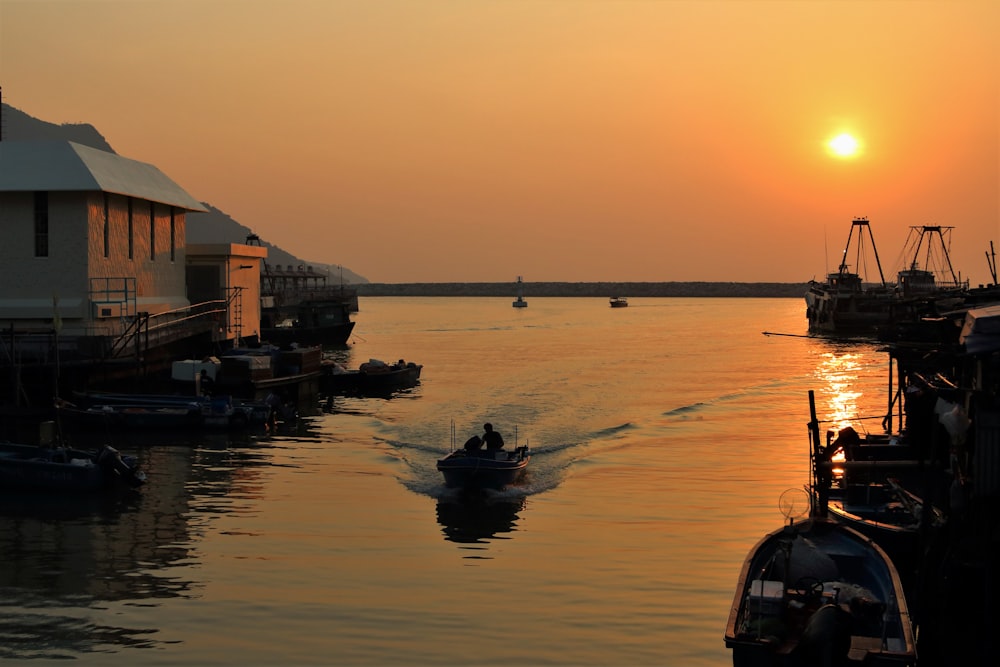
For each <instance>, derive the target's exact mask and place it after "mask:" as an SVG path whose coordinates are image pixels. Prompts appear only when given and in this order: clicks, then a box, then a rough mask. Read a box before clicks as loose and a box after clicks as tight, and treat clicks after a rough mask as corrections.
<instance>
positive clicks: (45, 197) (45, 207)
mask: <svg viewBox="0 0 1000 667" xmlns="http://www.w3.org/2000/svg"><path fill="white" fill-rule="evenodd" d="M48 256H49V193H48V192H36V193H35V257H48Z"/></svg>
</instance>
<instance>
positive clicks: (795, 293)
mask: <svg viewBox="0 0 1000 667" xmlns="http://www.w3.org/2000/svg"><path fill="white" fill-rule="evenodd" d="M352 287H356V288H357V291H358V296H497V297H499V296H509V297H513V296H516V294H517V287H516V286H515V285H514V284H513V283H509V282H508V283H364V284H359V285H352ZM808 289H809V285H808V283H724V282H668V283H634V282H622V283H615V282H580V283H557V282H537V283H522V284H521V293H522V294H523V295H524V296H525V298H529V297H533V296H582V297H602V298H608V297H612V296H624V297H700V298H704V297H761V298H786V297H794V298H801V297H803V296H804V295H805V293H806V292H807V291H808Z"/></svg>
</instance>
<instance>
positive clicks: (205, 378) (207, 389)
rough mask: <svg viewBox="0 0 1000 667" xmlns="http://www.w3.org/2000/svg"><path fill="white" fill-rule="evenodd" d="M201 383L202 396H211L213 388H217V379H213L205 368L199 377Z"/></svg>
mask: <svg viewBox="0 0 1000 667" xmlns="http://www.w3.org/2000/svg"><path fill="white" fill-rule="evenodd" d="M199 385H200V389H201V395H202V396H211V395H212V390H213V389H214V388H215V380H213V379H212V378H211V377H210V376H209V374H208V371H206V370H205V369H204V368H202V369H201V376H200V377H199Z"/></svg>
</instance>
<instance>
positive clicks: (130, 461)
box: [0, 442, 146, 492]
mask: <svg viewBox="0 0 1000 667" xmlns="http://www.w3.org/2000/svg"><path fill="white" fill-rule="evenodd" d="M145 481H146V475H145V473H143V472H142V471H140V470H139V468H138V464H137V462H136V460H135V459H134V458H133V457H129V456H122V455H121V454H120V453H119V452H118V450H116V449H115V448H114V447H110V446H108V445H105V446H103V447H101V448H100V449H99V450H97V451H95V452H92V451H85V450H82V449H72V448H69V447H63V446H48V445H26V444H17V443H10V442H4V443H0V489H3V490H4V491H31V492H35V491H43V492H82V491H100V490H104V489H112V488H115V487H124V488H134V487H138V486H141V485H142V484H144V483H145Z"/></svg>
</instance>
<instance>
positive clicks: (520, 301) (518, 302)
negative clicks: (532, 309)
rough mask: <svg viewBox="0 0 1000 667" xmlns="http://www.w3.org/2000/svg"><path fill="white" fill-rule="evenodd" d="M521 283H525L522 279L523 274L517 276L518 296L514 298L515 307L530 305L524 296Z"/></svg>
mask: <svg viewBox="0 0 1000 667" xmlns="http://www.w3.org/2000/svg"><path fill="white" fill-rule="evenodd" d="M521 285H523V282H522V280H521V276H518V277H517V298H516V299H514V303H513V304H512V305H513V306H514V307H515V308H527V307H528V302H527V301H525V300H524V296H523V295H522V294H521V289H522V288H521Z"/></svg>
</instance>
